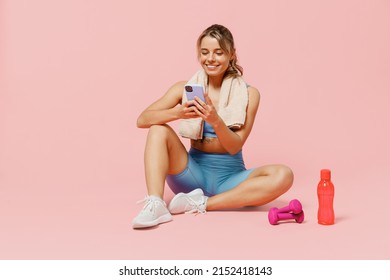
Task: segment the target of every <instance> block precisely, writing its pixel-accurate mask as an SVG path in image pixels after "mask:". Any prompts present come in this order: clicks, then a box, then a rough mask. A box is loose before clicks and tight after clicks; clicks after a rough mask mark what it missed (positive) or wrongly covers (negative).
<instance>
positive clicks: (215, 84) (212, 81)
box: [208, 76, 223, 89]
mask: <svg viewBox="0 0 390 280" xmlns="http://www.w3.org/2000/svg"><path fill="white" fill-rule="evenodd" d="M222 81H223V76H215V77H211V76H209V77H208V87H209V88H213V89H219V88H221V86H222Z"/></svg>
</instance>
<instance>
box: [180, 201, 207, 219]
mask: <svg viewBox="0 0 390 280" xmlns="http://www.w3.org/2000/svg"><path fill="white" fill-rule="evenodd" d="M186 199H187V201H188V203H189V204H190V205H191V208H192V209H191V210H188V211H186V212H185V213H186V214H193V213H195V215H198V214H206V207H205V205H204V204H205V202H206V201H205V199H204V197H202V198H201V199H202V200H201V202H200V203H197V202H196V201H195V200H193V199H192V198H191V197H186ZM201 206H203V207H201Z"/></svg>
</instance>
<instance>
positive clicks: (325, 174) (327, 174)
mask: <svg viewBox="0 0 390 280" xmlns="http://www.w3.org/2000/svg"><path fill="white" fill-rule="evenodd" d="M321 179H324V180H330V170H329V169H321Z"/></svg>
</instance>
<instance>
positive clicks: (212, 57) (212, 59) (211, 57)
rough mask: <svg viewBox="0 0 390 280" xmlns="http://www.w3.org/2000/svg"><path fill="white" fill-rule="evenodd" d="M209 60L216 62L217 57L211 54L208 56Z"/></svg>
mask: <svg viewBox="0 0 390 280" xmlns="http://www.w3.org/2000/svg"><path fill="white" fill-rule="evenodd" d="M207 60H208V61H214V60H215V56H214V54H213V53H209V55H208V56H207Z"/></svg>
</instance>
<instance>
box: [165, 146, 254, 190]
mask: <svg viewBox="0 0 390 280" xmlns="http://www.w3.org/2000/svg"><path fill="white" fill-rule="evenodd" d="M253 170H254V169H246V168H245V164H244V160H243V157H242V151H240V152H238V153H236V154H234V155H231V154H229V153H224V154H220V153H206V152H202V151H200V150H197V149H194V148H191V149H190V151H189V152H188V163H187V166H186V168H185V169H184V170H183V171H182V172H180V173H179V174H175V175H168V176H167V179H166V180H167V183H168V185H169V187H170V188H171V190H172V191H173V192H174V193H179V192H184V193H188V192H190V191H192V190H194V189H197V188H201V189H202V190H203V192H204V193H205V195H206V196H213V195H216V194H219V193H223V192H226V191H228V190H230V189H232V188H234V187H236V186H237V185H239V184H240V183H241V182H243V181H244V180H246V179H247V178H248V176H249V174H250V173H251V172H252V171H253Z"/></svg>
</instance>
